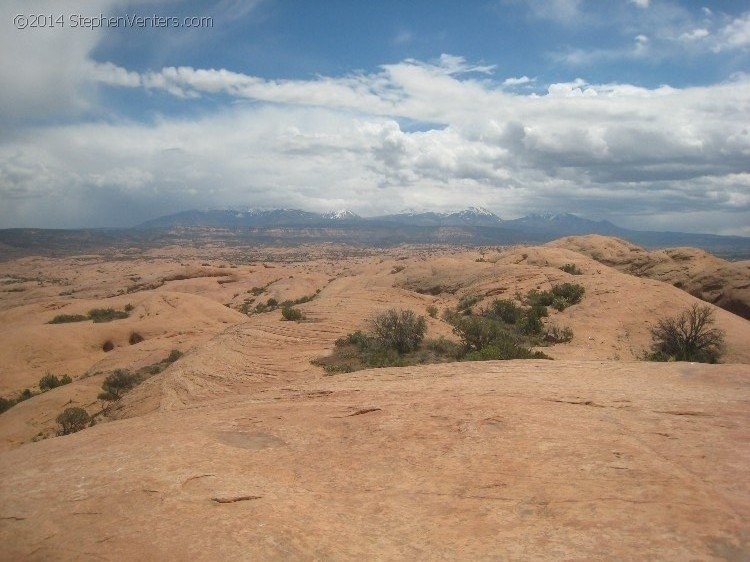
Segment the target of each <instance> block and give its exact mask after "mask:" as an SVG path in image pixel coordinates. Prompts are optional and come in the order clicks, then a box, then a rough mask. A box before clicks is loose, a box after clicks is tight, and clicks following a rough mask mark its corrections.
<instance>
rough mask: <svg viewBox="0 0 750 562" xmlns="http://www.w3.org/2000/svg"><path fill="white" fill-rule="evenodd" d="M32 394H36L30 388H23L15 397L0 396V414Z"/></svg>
mask: <svg viewBox="0 0 750 562" xmlns="http://www.w3.org/2000/svg"><path fill="white" fill-rule="evenodd" d="M32 396H36V394H35V393H34V392H32V391H31V390H30V389H28V388H24V389H23V390H22V391H21V392H19V393H18V396H16V397H15V398H3V397H0V414H2V413H3V412H6V411H7V410H10V409H11V408H12V407H13V406H15V405H16V404H18V403H20V402H23V401H24V400H28V399H29V398H31V397H32Z"/></svg>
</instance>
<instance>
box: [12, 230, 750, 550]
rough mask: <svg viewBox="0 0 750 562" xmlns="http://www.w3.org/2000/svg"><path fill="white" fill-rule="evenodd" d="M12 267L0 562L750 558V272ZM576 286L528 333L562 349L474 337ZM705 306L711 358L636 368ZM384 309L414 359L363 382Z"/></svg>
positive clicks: (633, 252)
mask: <svg viewBox="0 0 750 562" xmlns="http://www.w3.org/2000/svg"><path fill="white" fill-rule="evenodd" d="M0 278H1V280H2V281H1V282H2V285H1V289H0V291H1V292H0V326H2V327H1V328H0V329H1V330H2V338H0V358H2V361H0V393H1V394H2V396H3V398H4V400H5V401H6V402H7V403H8V404H6V406H7V410H6V411H5V412H4V413H2V414H1V415H0V449H1V450H2V452H0V475H1V478H0V497H1V498H2V501H0V536H2V540H3V554H2V556H1V557H2V558H3V559H7V560H51V559H55V560H94V559H105V560H123V559H132V560H170V559H175V560H177V559H181V560H186V559H191V560H265V559H284V560H298V559H300V560H301V559H304V560H309V559H319V560H329V559H353V558H362V559H415V560H443V559H445V560H452V559H473V560H526V559H549V560H561V559H565V560H612V559H634V558H636V556H634V553H639V554H638V556H637V558H638V559H640V560H735V561H740V560H747V559H748V557H750V480H749V479H748V478H747V466H750V429H749V427H750V426H749V425H748V421H750V370H749V369H748V364H749V363H750V322H749V321H748V319H747V310H748V303H750V295H749V293H748V291H750V264H748V262H741V261H740V262H728V261H724V260H721V259H719V258H716V257H713V256H711V255H710V254H707V253H705V252H702V251H699V250H694V249H686V248H681V249H675V250H660V251H651V252H649V251H647V250H645V249H643V248H640V247H638V246H635V245H633V244H630V243H628V242H625V241H623V240H620V239H617V238H612V237H606V236H598V235H590V236H571V237H566V238H561V239H558V240H555V241H552V242H549V243H546V244H542V245H536V246H534V245H524V246H521V245H518V246H474V247H459V246H451V245H437V244H431V245H402V246H393V247H388V248H373V247H367V246H353V245H346V244H342V243H317V244H307V245H301V246H299V245H296V246H291V245H286V246H281V245H271V244H265V245H264V244H255V245H237V244H235V245H232V244H226V243H224V242H216V243H214V244H201V245H192V246H191V245H180V246H177V245H156V246H154V245H151V246H148V247H140V248H139V247H134V246H132V247H122V246H118V247H112V248H109V249H100V250H95V251H92V253H86V254H81V253H71V252H69V253H67V254H66V255H55V256H50V255H47V256H42V255H25V256H21V257H16V256H12V257H9V258H8V259H6V261H4V262H3V263H2V264H0ZM565 284H567V286H569V287H570V286H579V287H582V289H581V290H580V294H582V297H581V298H579V300H577V301H574V300H571V301H570V302H565V304H563V305H561V306H557V305H556V304H553V305H552V306H545V307H542V308H544V314H546V316H540V317H537V318H536V321H538V322H539V325H538V326H537V329H536V332H538V334H539V337H537V338H536V339H527V340H524V341H525V342H526V345H527V346H528V349H526V348H524V349H526V351H524V353H527V354H528V355H529V356H530V357H531V356H533V357H546V358H530V359H512V360H493V357H495V356H498V355H497V353H499V352H498V351H497V350H495V351H493V352H492V353H485V354H484V355H482V353H481V350H480V348H479V347H477V348H476V350H475V351H474V354H473V355H472V354H468V353H466V350H464V352H461V351H460V350H461V349H462V348H461V346H462V342H463V343H466V341H468V340H462V339H461V336H462V334H464V335H465V332H461V330H459V329H457V326H461V325H462V324H461V322H464V321H465V322H469V323H470V320H466V319H472V318H473V319H482V318H484V317H485V316H486V315H488V314H490V313H491V311H492V310H495V309H497V310H499V309H500V308H501V307H500V306H499V305H496V304H495V303H496V302H498V301H502V302H504V303H508V302H510V303H513V304H506V305H503V306H505V307H506V308H507V307H510V308H511V309H512V310H514V311H516V312H517V313H518V314H519V315H522V314H528V311H529V310H531V308H533V306H532V304H533V303H532V301H533V300H534V299H535V298H536V297H538V296H539V295H540V294H547V293H548V292H549V291H552V292H553V293H554V290H555V287H560V286H562V285H565ZM688 291H689V292H688ZM691 293H692V294H691ZM549 294H552V293H549ZM693 295H697V296H699V297H701V298H703V299H704V300H699V299H698V298H696V296H693ZM706 301H707V302H710V303H715V304H708V305H707V306H708V307H710V310H711V314H712V318H713V319H714V320H715V325H716V327H717V328H719V329H720V330H722V331H723V332H724V334H725V346H724V351H723V354H722V356H721V359H720V361H719V364H703V363H696V362H689V361H673V362H653V361H646V360H645V358H646V356H647V355H648V354H649V353H650V352H651V345H652V329H653V328H654V327H655V326H656V325H657V323H658V321H659V320H660V319H664V318H668V317H673V316H675V315H678V314H680V313H681V312H682V311H685V310H689V309H690V307H691V306H693V305H700V306H704V305H705V304H706ZM555 302H558V301H555ZM717 305H718V306H717ZM722 306H723V308H722ZM493 307H495V308H493ZM530 307H531V308H530ZM725 309H726V310H725ZM289 310H293V311H298V312H296V313H295V314H294V315H292V314H291V313H288V311H289ZM388 310H397V311H413V313H414V317H415V318H417V317H420V316H421V317H423V318H424V332H425V339H424V345H422V346H421V347H420V348H419V351H415V352H413V353H411V355H408V357H410V359H409V360H408V361H407V360H406V359H404V357H407V355H403V357H402V355H400V354H398V353H395V352H394V353H391V354H390V355H389V354H380V355H378V354H377V353H375V354H371V355H370V356H368V357H369V359H367V361H370V363H369V364H368V363H366V361H365V360H364V359H363V360H362V361H365V364H362V365H360V364H357V365H354V363H356V361H355V360H354V359H352V357H354V355H356V353H357V351H356V350H357V349H358V348H357V347H356V345H359V344H356V342H357V341H359V340H357V337H359V338H366V337H369V336H363V335H362V334H367V333H369V332H368V331H370V330H372V326H373V324H372V321H373V319H375V318H377V317H378V315H382V314H383V313H384V312H386V311H388ZM730 310H731V311H732V312H730ZM97 311H98V312H97ZM524 311H525V312H524ZM743 314H744V317H743ZM518 318H521V316H518ZM525 318H526V319H527V320H528V318H527V317H525ZM519 322H520V320H519ZM553 327H554V328H553ZM553 329H554V330H556V332H555V333H558V332H564V333H565V337H559V338H557V337H554V334H553V336H550V333H551V332H550V331H551V330H553ZM536 332H535V333H536ZM514 333H516V332H514ZM525 333H526V332H525ZM529 333H530V332H529ZM354 334H359V335H358V336H354ZM347 338H348V339H347ZM366 341H370V340H366ZM355 344H356V345H355ZM360 347H361V346H360ZM362 349H365V348H364V347H362ZM513 349H515V348H513ZM337 350H338V353H339V356H338V357H339V359H338V360H332V357H334V356H336V353H337ZM347 350H348V351H347ZM445 350H448V351H445ZM451 350H452V351H451ZM456 350H458V351H456ZM345 351H346V353H348V354H349V355H346V353H344V352H345ZM534 352H541V353H539V354H536V355H533V353H534ZM441 353H442V354H441ZM493 353H494V354H495V355H493ZM373 357H374V359H373ZM342 358H343V359H342ZM350 359H351V361H350ZM459 359H460V360H459ZM471 359H473V360H471ZM480 359H490V360H480ZM347 361H350V362H347ZM371 365H385V366H375V367H373V366H371ZM115 373H121V374H122V373H125V374H126V375H127V376H129V377H130V379H129V380H130V381H131V383H132V384H129V385H121V387H117V386H116V385H115V383H113V382H112V381H113V380H114V379H113V378H112V377H113V374H115ZM46 375H54V381H53V382H54V384H51V383H49V380H50V379H49V378H48V379H47V380H48V382H47V383H44V384H43V385H42V386H45V388H44V389H42V388H40V382H41V381H42V379H43V378H44V377H45V376H46ZM65 375H67V376H68V377H69V379H70V382H69V383H68V384H58V383H59V382H60V380H61V379H62V377H64V376H65ZM66 382H67V381H66ZM108 385H109V386H108ZM42 390H44V391H42ZM103 390H104V394H103V393H102V391H103ZM24 392H25V393H26V395H25V396H23V394H24ZM107 393H109V397H107V395H106V394H107ZM113 393H114V395H113ZM22 396H23V398H26V399H23V400H19V397H22ZM17 400H18V402H17V403H15V402H16V401H17ZM13 403H15V404H14V405H12V404H13ZM70 408H81V409H83V410H85V416H86V420H85V421H86V423H85V424H82V425H81V426H80V427H73V429H72V430H71V428H70V427H68V426H63V425H62V423H61V422H60V418H59V416H60V415H61V413H63V412H64V411H66V410H67V409H70ZM71 423H72V422H71ZM74 425H75V424H74ZM78 429H80V431H77V430H78ZM62 433H69V434H66V435H61V434H62Z"/></svg>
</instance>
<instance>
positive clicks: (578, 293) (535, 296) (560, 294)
mask: <svg viewBox="0 0 750 562" xmlns="http://www.w3.org/2000/svg"><path fill="white" fill-rule="evenodd" d="M585 293H586V289H585V288H584V287H583V286H581V285H577V284H575V283H563V284H561V285H554V286H553V287H552V289H550V290H549V291H541V292H539V291H531V292H529V294H528V295H527V297H526V300H527V302H528V304H530V305H531V306H551V307H553V308H555V309H557V310H559V311H563V310H565V309H566V308H568V307H569V306H573V305H574V304H578V303H579V302H581V300H582V299H583V295H584V294H585Z"/></svg>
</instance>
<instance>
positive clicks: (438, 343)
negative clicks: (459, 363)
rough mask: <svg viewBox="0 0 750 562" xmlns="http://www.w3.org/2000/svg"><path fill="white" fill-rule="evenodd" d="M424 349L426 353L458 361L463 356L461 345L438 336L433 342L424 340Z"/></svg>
mask: <svg viewBox="0 0 750 562" xmlns="http://www.w3.org/2000/svg"><path fill="white" fill-rule="evenodd" d="M424 347H425V349H427V350H428V351H432V352H433V353H435V354H437V355H440V356H443V357H450V358H453V359H458V358H460V357H461V356H462V355H463V350H462V349H461V344H458V343H456V342H454V341H451V340H449V339H446V338H445V337H444V336H440V337H439V338H438V339H435V340H425V342H424Z"/></svg>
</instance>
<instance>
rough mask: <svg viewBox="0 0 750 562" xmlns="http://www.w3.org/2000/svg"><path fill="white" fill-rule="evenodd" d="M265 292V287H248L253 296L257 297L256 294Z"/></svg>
mask: <svg viewBox="0 0 750 562" xmlns="http://www.w3.org/2000/svg"><path fill="white" fill-rule="evenodd" d="M265 292H266V288H265V287H253V288H252V289H250V293H252V294H253V296H255V297H257V296H258V295H262V294H263V293H265Z"/></svg>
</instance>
